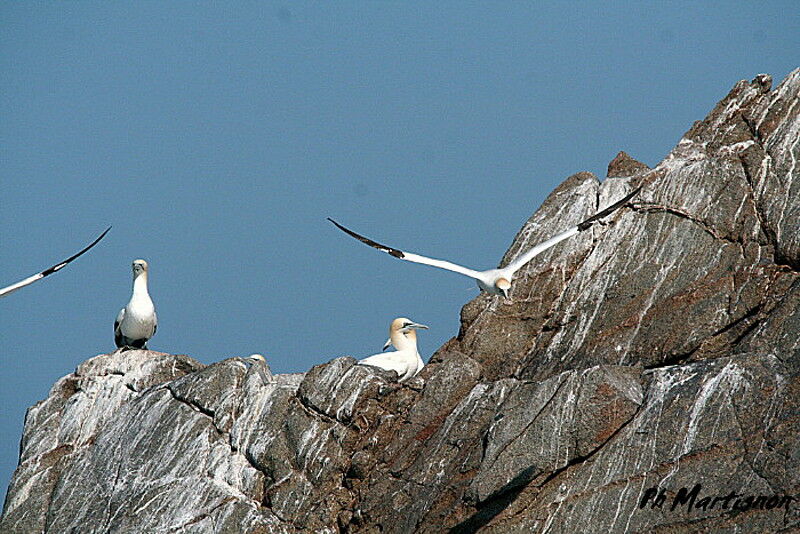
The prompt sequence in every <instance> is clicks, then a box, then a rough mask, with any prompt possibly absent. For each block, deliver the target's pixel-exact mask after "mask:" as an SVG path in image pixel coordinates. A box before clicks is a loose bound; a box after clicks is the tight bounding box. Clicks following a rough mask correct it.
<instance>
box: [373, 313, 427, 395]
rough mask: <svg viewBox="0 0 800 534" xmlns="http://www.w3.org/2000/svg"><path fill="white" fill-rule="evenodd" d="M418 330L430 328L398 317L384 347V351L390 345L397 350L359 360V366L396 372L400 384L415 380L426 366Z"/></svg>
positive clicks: (391, 327) (391, 326)
mask: <svg viewBox="0 0 800 534" xmlns="http://www.w3.org/2000/svg"><path fill="white" fill-rule="evenodd" d="M418 328H425V329H427V328H428V327H427V326H425V325H424V324H418V323H415V322H414V321H412V320H410V319H406V318H405V317H398V318H397V319H395V320H394V321H392V324H391V325H390V326H389V339H388V340H387V341H386V344H385V345H384V346H383V350H386V349H387V348H389V345H393V346H394V348H396V349H397V350H396V351H395V352H382V353H380V354H375V355H374V356H370V357H368V358H364V359H363V360H359V362H358V364H359V365H371V366H372V367H380V368H381V369H386V370H388V371H394V372H396V373H397V376H398V380H399V381H400V382H405V381H406V380H409V379H411V378H413V377H414V376H416V374H417V373H419V372H420V371H421V370H422V368H423V367H424V366H425V364H424V363H423V361H422V358H420V356H419V352H418V351H417V332H416V330H417V329H418Z"/></svg>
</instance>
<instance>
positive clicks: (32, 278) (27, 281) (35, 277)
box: [0, 226, 111, 297]
mask: <svg viewBox="0 0 800 534" xmlns="http://www.w3.org/2000/svg"><path fill="white" fill-rule="evenodd" d="M109 230H111V227H110V226H109V227H108V228H106V231H105V232H103V233H102V234H100V237H98V238H97V239H95V240H94V241H92V242H91V243H89V245H88V246H87V247H86V248H84V249H83V250H81V251H80V252H78V253H77V254H73V255H72V256H70V257H69V258H67V259H66V260H64V261H62V262H60V263H56V264H55V265H53V266H52V267H48V268H47V269H45V270H44V271H42V272H40V273H36V274H34V275H33V276H29V277H28V278H26V279H25V280H21V281H19V282H17V283H16V284H12V285H10V286H8V287H4V288H3V289H0V297H5V296H6V295H10V294H11V293H13V292H14V291H16V290H17V289H20V288H23V287H25V286H27V285H30V284H32V283H34V282H36V281H37V280H41V279H42V278H44V277H45V276H47V275H50V274H53V273H54V272H56V271H58V270H60V269H62V268H63V267H66V266H67V264H69V262H71V261H72V260H74V259H75V258H77V257H78V256H80V255H81V254H83V253H85V252H87V251H88V250H89V249H90V248H92V247H93V246H95V245H96V244H97V243H99V242H100V240H101V239H103V238H104V237H105V236H106V234H107V233H108V231H109Z"/></svg>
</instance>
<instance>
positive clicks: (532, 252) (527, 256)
mask: <svg viewBox="0 0 800 534" xmlns="http://www.w3.org/2000/svg"><path fill="white" fill-rule="evenodd" d="M639 189H641V187H638V188H636V189H635V190H634V191H633V192H632V193H630V194H629V195H627V196H625V198H623V199H621V200H619V201H617V202H615V203H614V204H612V205H611V206H609V207H607V208H605V209H604V210H602V211H600V212H598V213H596V214H594V215H592V216H591V217H589V218H588V219H586V220H585V221H583V222H582V223H580V224H578V225H577V226H574V227H572V228H570V229H569V230H566V231H564V232H561V233H560V234H558V235H556V236H555V237H552V238H550V239H548V240H547V241H545V242H543V243H540V244H538V245H536V246H535V247H533V248H531V249H529V250H528V251H526V252H525V253H524V254H522V255H520V256H519V257H517V258H516V259H515V260H514V261H512V262H511V263H509V264H508V265H506V266H505V267H503V268H502V269H489V270H486V271H476V270H473V269H469V268H467V267H463V266H461V265H457V264H455V263H451V262H449V261H445V260H437V259H434V258H428V257H426V256H421V255H419V254H414V253H413V252H405V251H402V250H399V249H396V248H393V247H389V246H387V245H381V244H380V243H378V242H376V241H373V240H372V239H370V238H368V237H364V236H363V235H360V234H357V233H356V232H354V231H352V230H350V229H349V228H345V227H344V226H342V225H341V224H339V223H338V222H336V221H334V220H333V219H331V218H330V217H329V218H328V220H329V221H330V222H332V223H333V224H334V225H336V227H337V228H339V229H340V230H342V231H343V232H345V233H346V234H348V235H349V236H351V237H354V238H356V239H358V240H359V241H361V242H362V243H364V244H366V245H369V246H371V247H372V248H375V249H378V250H380V251H381V252H385V253H387V254H389V255H390V256H394V257H395V258H398V259H401V260H406V261H410V262H413V263H421V264H423V265H430V266H431V267H438V268H439V269H445V270H447V271H453V272H455V273H458V274H462V275H464V276H469V277H470V278H474V279H475V280H476V281H477V282H478V287H480V288H481V289H482V290H483V291H486V292H488V293H491V294H493V295H503V296H504V297H506V298H508V292H509V290H510V289H511V281H512V280H513V279H514V274H515V273H516V272H517V271H519V270H520V269H521V268H522V267H524V266H525V265H526V264H527V263H528V262H529V261H531V260H532V259H533V258H534V257H535V256H537V255H539V254H541V253H542V252H543V251H545V250H547V249H548V248H550V247H552V246H553V245H555V244H557V243H560V242H561V241H564V240H565V239H567V238H569V237H572V236H574V235H575V234H577V233H578V232H582V231H584V230H588V229H589V228H591V226H592V225H593V224H594V223H595V222H597V221H598V220H600V219H602V218H603V217H605V216H606V215H609V214H610V213H612V212H613V211H615V210H617V209H618V208H620V207H622V206H623V205H624V204H625V203H626V202H627V201H629V200H630V199H631V198H632V197H633V196H634V195H635V194H636V193H638V192H639Z"/></svg>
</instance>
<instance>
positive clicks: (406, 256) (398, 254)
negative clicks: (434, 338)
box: [328, 217, 483, 280]
mask: <svg viewBox="0 0 800 534" xmlns="http://www.w3.org/2000/svg"><path fill="white" fill-rule="evenodd" d="M328 220H329V221H330V222H332V223H333V224H335V225H336V227H337V228H338V229H339V230H341V231H343V232H344V233H346V234H347V235H349V236H351V237H354V238H356V239H358V240H359V241H361V242H362V243H364V244H366V245H369V246H371V247H372V248H374V249H377V250H380V251H381V252H385V253H387V254H389V255H390V256H394V257H395V258H398V259H401V260H406V261H410V262H414V263H421V264H422V265H430V266H431V267H438V268H439V269H445V270H447V271H453V272H454V273H458V274H463V275H464V276H469V277H470V278H475V279H477V280H480V279H481V276H482V275H483V273H482V272H480V271H475V270H473V269H468V268H466V267H462V266H461V265H456V264H455V263H451V262H449V261H445V260H437V259H434V258H428V257H426V256H420V255H419V254H414V253H412V252H404V251H402V250H398V249H396V248H392V247H389V246H386V245H381V244H380V243H378V242H376V241H373V240H372V239H370V238H368V237H364V236H363V235H361V234H357V233H355V232H354V231H352V230H350V229H349V228H345V227H344V226H342V225H341V224H339V223H337V222H336V221H334V220H333V219H331V218H330V217H328Z"/></svg>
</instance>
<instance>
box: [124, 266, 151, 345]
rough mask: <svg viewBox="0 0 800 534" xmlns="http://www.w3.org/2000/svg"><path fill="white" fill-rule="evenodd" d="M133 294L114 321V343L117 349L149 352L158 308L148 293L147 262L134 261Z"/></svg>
mask: <svg viewBox="0 0 800 534" xmlns="http://www.w3.org/2000/svg"><path fill="white" fill-rule="evenodd" d="M131 267H132V268H133V294H132V295H131V300H129V301H128V304H127V305H126V306H125V307H124V308H122V309H121V310H120V311H119V314H118V315H117V320H116V321H114V343H116V344H117V347H118V348H119V347H132V348H136V349H145V350H147V340H148V339H150V338H151V337H153V335H154V334H155V333H156V328H157V327H158V319H157V318H156V308H155V306H154V305H153V301H152V300H150V294H149V293H148V292H147V262H146V261H144V260H134V261H133V264H132V265H131Z"/></svg>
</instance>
